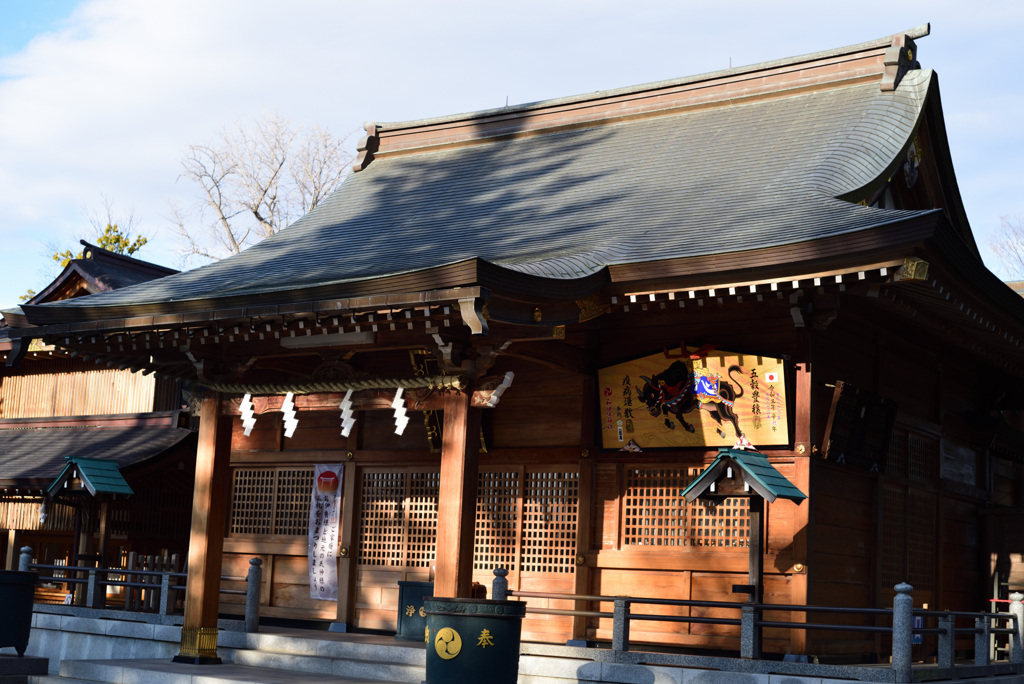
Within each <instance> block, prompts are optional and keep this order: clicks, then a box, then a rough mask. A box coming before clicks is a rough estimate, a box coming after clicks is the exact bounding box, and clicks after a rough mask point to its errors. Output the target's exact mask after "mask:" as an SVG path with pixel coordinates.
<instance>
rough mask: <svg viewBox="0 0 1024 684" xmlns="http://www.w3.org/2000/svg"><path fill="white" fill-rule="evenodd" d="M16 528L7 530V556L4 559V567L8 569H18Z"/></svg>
mask: <svg viewBox="0 0 1024 684" xmlns="http://www.w3.org/2000/svg"><path fill="white" fill-rule="evenodd" d="M18 536H19V535H18V530H7V557H6V558H5V559H4V567H5V568H6V569H8V570H17V569H18V554H19V553H20V551H19V549H18V547H19V546H21V544H19V543H18Z"/></svg>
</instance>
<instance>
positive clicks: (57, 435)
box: [0, 427, 192, 480]
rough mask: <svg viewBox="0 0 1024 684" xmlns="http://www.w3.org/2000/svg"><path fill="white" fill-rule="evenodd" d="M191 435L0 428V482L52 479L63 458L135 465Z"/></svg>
mask: <svg viewBox="0 0 1024 684" xmlns="http://www.w3.org/2000/svg"><path fill="white" fill-rule="evenodd" d="M191 434H192V432H191V431H190V430H188V429H185V428H166V427H165V428H140V427H125V428H88V427H82V428H57V427H51V428H17V429H0V480H20V479H26V478H28V479H32V478H49V479H52V478H55V477H57V475H59V474H60V472H61V470H63V469H64V465H65V463H66V460H65V459H66V457H72V458H91V459H101V460H106V461H111V462H115V463H117V464H118V466H120V467H122V468H123V467H125V466H129V465H133V464H135V463H139V462H141V461H144V460H146V459H147V458H151V457H153V456H156V455H157V454H160V453H162V452H164V451H166V450H167V449H169V448H171V447H173V446H175V445H176V444H178V443H179V442H181V441H182V440H183V439H185V438H186V437H188V436H189V435H191Z"/></svg>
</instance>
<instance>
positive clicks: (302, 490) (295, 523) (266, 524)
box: [228, 466, 313, 536]
mask: <svg viewBox="0 0 1024 684" xmlns="http://www.w3.org/2000/svg"><path fill="white" fill-rule="evenodd" d="M312 487H313V469H312V468H310V467H294V466H292V467H287V468H283V467H282V468H236V469H235V471H234V477H233V483H232V487H231V522H230V524H229V528H228V529H229V533H230V534H238V535H248V534H280V535H288V536H298V535H304V534H306V531H307V525H308V521H309V497H310V492H311V490H312Z"/></svg>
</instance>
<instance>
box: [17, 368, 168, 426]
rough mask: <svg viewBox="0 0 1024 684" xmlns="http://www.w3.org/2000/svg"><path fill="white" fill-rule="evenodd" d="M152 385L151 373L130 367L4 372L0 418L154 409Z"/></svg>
mask: <svg viewBox="0 0 1024 684" xmlns="http://www.w3.org/2000/svg"><path fill="white" fill-rule="evenodd" d="M162 387H163V388H165V392H164V394H165V395H166V394H168V393H171V394H172V393H173V391H172V390H168V389H166V388H167V387H168V386H167V385H162ZM155 389H156V379H155V376H153V375H142V374H141V373H132V372H131V371H130V370H112V369H102V370H92V371H88V372H67V373H53V374H25V375H8V376H6V377H3V378H2V379H0V418H44V417H50V416H87V415H107V414H115V413H148V412H150V411H154V410H157V409H156V408H155V407H154V406H155V405H154V395H155ZM163 401H164V402H167V401H169V398H168V396H164V397H163ZM175 408H177V407H175Z"/></svg>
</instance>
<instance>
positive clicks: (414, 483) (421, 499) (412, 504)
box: [405, 473, 441, 568]
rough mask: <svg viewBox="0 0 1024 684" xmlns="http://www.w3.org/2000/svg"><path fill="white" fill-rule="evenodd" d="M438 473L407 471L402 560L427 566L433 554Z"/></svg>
mask: <svg viewBox="0 0 1024 684" xmlns="http://www.w3.org/2000/svg"><path fill="white" fill-rule="evenodd" d="M440 483H441V475H440V473H409V495H408V497H406V500H405V504H406V513H407V520H408V521H409V529H408V533H407V534H406V549H405V564H406V565H407V566H409V567H414V568H429V567H430V565H431V564H432V563H433V562H434V559H435V558H436V557H437V494H438V488H439V486H440Z"/></svg>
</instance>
